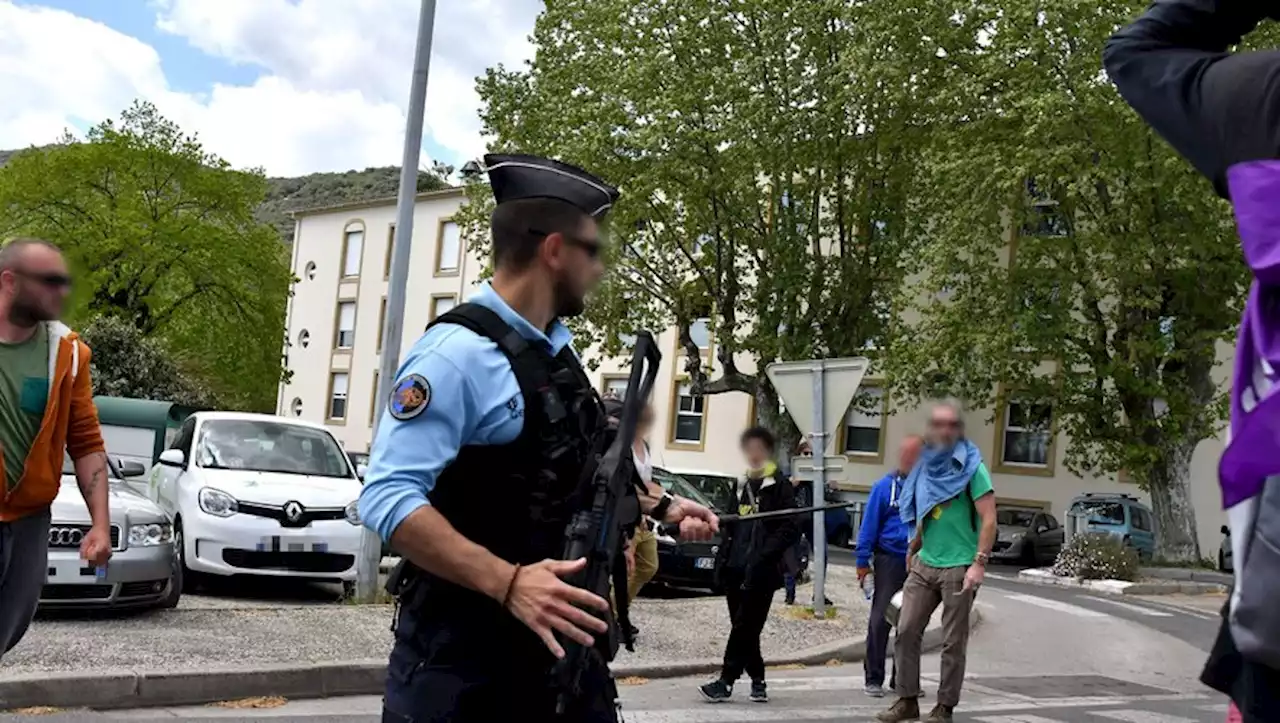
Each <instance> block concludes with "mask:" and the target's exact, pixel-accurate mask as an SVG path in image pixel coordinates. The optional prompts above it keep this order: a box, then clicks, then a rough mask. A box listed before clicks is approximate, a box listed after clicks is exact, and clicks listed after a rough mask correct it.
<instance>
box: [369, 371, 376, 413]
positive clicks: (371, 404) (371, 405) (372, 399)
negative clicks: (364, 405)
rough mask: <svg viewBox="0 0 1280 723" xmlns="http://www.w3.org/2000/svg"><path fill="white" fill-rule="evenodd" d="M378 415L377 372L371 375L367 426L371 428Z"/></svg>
mask: <svg viewBox="0 0 1280 723" xmlns="http://www.w3.org/2000/svg"><path fill="white" fill-rule="evenodd" d="M377 414H378V372H374V373H373V391H372V392H370V393H369V426H370V427H372V426H373V422H374V417H375V416H377Z"/></svg>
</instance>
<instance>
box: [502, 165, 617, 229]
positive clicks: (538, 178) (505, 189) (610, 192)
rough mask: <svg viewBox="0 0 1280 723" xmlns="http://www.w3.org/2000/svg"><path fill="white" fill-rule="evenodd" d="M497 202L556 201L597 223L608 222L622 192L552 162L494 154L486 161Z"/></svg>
mask: <svg viewBox="0 0 1280 723" xmlns="http://www.w3.org/2000/svg"><path fill="white" fill-rule="evenodd" d="M484 165H485V171H486V172H487V173H488V174H489V186H490V188H492V189H493V198H494V200H495V201H497V202H498V203H499V204H502V203H506V202H507V201H518V200H521V199H526V198H554V199H556V200H559V201H564V202H565V203H569V204H572V205H574V206H576V207H577V208H579V209H582V212H583V213H585V214H587V215H589V216H591V217H592V218H595V219H597V220H599V219H602V218H604V215H605V214H606V213H608V212H609V209H610V208H612V207H613V204H614V203H617V201H618V197H619V195H621V194H619V192H618V189H616V188H614V187H613V186H610V185H609V184H607V183H605V182H604V181H602V180H600V179H599V178H597V177H596V176H593V175H591V174H590V173H587V172H586V171H584V170H582V169H581V168H578V167H577V166H571V165H569V164H567V163H561V162H560V161H555V160H552V159H550V158H540V157H538V156H527V155H522V154H498V153H491V154H489V155H486V156H485V157H484Z"/></svg>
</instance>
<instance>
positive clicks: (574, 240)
mask: <svg viewBox="0 0 1280 723" xmlns="http://www.w3.org/2000/svg"><path fill="white" fill-rule="evenodd" d="M529 233H531V234H533V235H534V236H541V237H543V238H546V237H547V236H550V235H551V234H549V233H547V232H546V231H539V230H538V229H536V228H531V229H529ZM559 233H560V237H561V238H563V239H564V240H565V242H566V243H568V244H569V245H570V246H575V247H577V248H580V249H582V250H583V252H585V253H586V254H587V256H590V257H591V258H593V259H594V258H597V257H599V256H600V251H601V248H600V239H585V238H582V237H581V236H575V235H573V234H571V233H565V232H564V231H560V232H559Z"/></svg>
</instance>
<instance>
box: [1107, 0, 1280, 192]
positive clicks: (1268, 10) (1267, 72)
mask: <svg viewBox="0 0 1280 723" xmlns="http://www.w3.org/2000/svg"><path fill="white" fill-rule="evenodd" d="M1277 15H1280V0H1156V2H1154V3H1153V4H1152V5H1151V6H1150V7H1149V8H1148V9H1147V11H1146V12H1145V13H1143V14H1142V15H1141V16H1140V17H1139V18H1138V19H1137V20H1135V21H1134V22H1133V23H1131V24H1129V25H1127V26H1125V27H1124V28H1121V29H1120V31H1119V32H1117V33H1116V34H1115V35H1114V36H1112V37H1111V39H1110V40H1108V41H1107V45H1106V49H1105V50H1104V51H1103V56H1102V57H1103V65H1104V66H1105V68H1106V71H1107V75H1108V76H1109V77H1110V78H1111V80H1112V82H1114V83H1115V84H1116V88H1117V89H1118V90H1119V91H1120V95H1121V96H1122V97H1123V98H1124V99H1125V101H1126V102H1127V103H1128V104H1129V105H1130V106H1132V107H1133V109H1134V110H1135V111H1137V112H1138V115H1140V116H1142V118H1143V120H1145V121H1146V122H1147V123H1148V124H1150V126H1151V127H1152V128H1153V129H1155V131H1156V132H1157V133H1159V134H1160V135H1161V136H1162V137H1163V138H1164V139H1165V140H1166V141H1168V142H1169V144H1170V145H1171V146H1173V148H1174V149H1175V150H1176V151H1178V153H1180V154H1182V155H1183V156H1184V157H1186V158H1187V160H1189V161H1191V163H1192V164H1193V165H1194V166H1195V167H1196V169H1197V170H1199V171H1200V173H1202V174H1204V175H1205V176H1206V177H1208V178H1209V179H1210V180H1212V181H1213V184H1214V188H1215V189H1216V190H1217V191H1218V193H1219V195H1222V196H1224V197H1226V196H1227V195H1228V194H1227V187H1226V171H1227V169H1228V168H1230V167H1231V166H1233V165H1235V164H1236V163H1240V162H1243V161H1251V160H1258V159H1262V158H1274V157H1276V156H1277V155H1280V52H1276V51H1267V52H1254V53H1237V54H1231V53H1229V52H1228V49H1229V48H1230V47H1231V46H1233V45H1236V44H1238V43H1239V42H1240V41H1241V39H1242V38H1243V37H1244V36H1245V35H1247V34H1248V33H1249V32H1250V31H1252V30H1253V29H1254V28H1255V27H1256V26H1257V25H1258V23H1259V22H1260V21H1262V20H1263V19H1264V18H1267V17H1276V16H1277Z"/></svg>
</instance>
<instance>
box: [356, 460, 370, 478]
mask: <svg viewBox="0 0 1280 723" xmlns="http://www.w3.org/2000/svg"><path fill="white" fill-rule="evenodd" d="M368 471H369V465H367V464H358V465H356V476H357V477H359V478H360V481H361V482H363V481H364V475H365V473H366V472H368Z"/></svg>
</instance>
